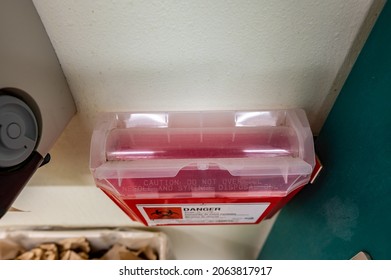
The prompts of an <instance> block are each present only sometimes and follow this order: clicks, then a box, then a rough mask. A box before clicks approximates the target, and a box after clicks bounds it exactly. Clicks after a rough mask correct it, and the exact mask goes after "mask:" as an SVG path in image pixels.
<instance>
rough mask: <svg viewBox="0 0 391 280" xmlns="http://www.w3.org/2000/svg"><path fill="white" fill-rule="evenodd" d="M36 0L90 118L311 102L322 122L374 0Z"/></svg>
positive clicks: (309, 106) (310, 109)
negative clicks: (101, 114)
mask: <svg viewBox="0 0 391 280" xmlns="http://www.w3.org/2000/svg"><path fill="white" fill-rule="evenodd" d="M33 2H34V4H35V6H36V8H37V10H38V12H39V14H40V16H41V18H42V20H43V23H44V25H45V27H46V29H47V32H48V34H49V36H50V38H51V40H52V43H53V45H54V48H55V50H56V52H57V55H58V57H59V60H60V62H61V64H62V67H63V70H64V72H65V75H66V77H67V79H68V82H69V84H70V87H71V90H72V92H73V94H74V97H75V99H76V103H77V105H78V109H79V112H80V115H81V119H82V121H83V122H86V123H87V125H88V128H91V124H92V120H93V119H94V116H95V114H96V112H98V111H111V110H114V111H118V110H119V111H128V110H142V111H145V110H204V109H257V108H286V107H303V108H305V109H306V111H307V113H308V114H309V118H310V121H311V123H312V124H313V128H314V130H315V131H317V130H318V129H319V127H320V125H321V123H319V122H318V123H317V120H319V121H321V120H322V117H320V116H318V114H319V113H320V112H322V113H323V114H324V111H326V112H327V110H324V108H321V107H322V104H323V101H324V100H325V98H326V96H327V95H328V94H329V93H330V92H331V93H332V89H331V87H332V83H333V81H334V79H335V77H336V75H337V72H338V70H339V69H340V67H341V64H342V62H343V60H344V58H345V57H346V55H347V53H348V51H349V49H350V47H351V44H352V41H353V39H354V38H355V36H356V34H357V31H358V29H359V27H360V24H361V23H362V21H363V19H364V17H365V14H366V12H367V11H368V8H369V6H370V4H371V3H372V0H344V1H341V0H328V1H324V0H297V1H266V0H264V1H261V0H258V1H256V0H253V1H251V0H250V1H228V0H225V1H223V0H213V1H210V0H194V1H182V0H181V1H175V0H167V1H155V0H154V1H142V0H136V1H133V0H113V1H103V0H102V1H96V0H83V1H76V0H67V1H63V0H34V1H33ZM332 94H333V93H332Z"/></svg>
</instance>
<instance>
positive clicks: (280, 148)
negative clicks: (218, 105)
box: [90, 110, 315, 225]
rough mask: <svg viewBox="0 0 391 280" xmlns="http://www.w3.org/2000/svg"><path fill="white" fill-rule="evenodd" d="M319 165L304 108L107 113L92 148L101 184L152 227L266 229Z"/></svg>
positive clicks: (94, 171) (94, 168) (92, 165)
mask: <svg viewBox="0 0 391 280" xmlns="http://www.w3.org/2000/svg"><path fill="white" fill-rule="evenodd" d="M314 166H315V154H314V146H313V137H312V133H311V130H310V127H309V124H308V120H307V118H306V115H305V113H304V111H302V110H276V111H202V112H152V113H145V112H143V113H140V112H130V113H104V114H102V115H101V116H100V118H99V120H98V122H97V124H96V127H95V130H94V132H93V136H92V142H91V158H90V168H91V172H92V174H93V176H94V179H95V182H96V185H97V186H98V187H99V188H100V189H101V190H102V191H103V192H104V193H105V194H106V195H107V196H109V197H110V198H111V199H112V200H113V201H114V202H115V203H116V204H117V205H118V206H119V207H120V208H121V209H122V210H123V211H124V212H125V213H126V214H127V215H129V217H131V218H132V219H133V220H135V221H139V222H142V223H144V224H146V225H194V224H255V223H258V222H260V221H261V220H262V219H264V218H268V217H271V216H272V215H273V214H274V213H276V211H278V210H279V209H280V208H281V207H282V206H283V205H284V204H285V203H286V202H287V201H288V200H289V199H291V198H292V197H293V196H294V195H295V194H296V193H297V192H298V191H299V190H300V189H301V188H302V187H303V186H304V185H306V184H307V183H308V182H309V180H310V176H311V173H312V171H313V168H314Z"/></svg>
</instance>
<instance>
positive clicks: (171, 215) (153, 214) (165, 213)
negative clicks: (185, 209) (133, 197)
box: [144, 207, 183, 220]
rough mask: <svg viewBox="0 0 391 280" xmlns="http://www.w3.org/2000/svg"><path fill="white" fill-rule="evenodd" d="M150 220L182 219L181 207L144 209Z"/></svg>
mask: <svg viewBox="0 0 391 280" xmlns="http://www.w3.org/2000/svg"><path fill="white" fill-rule="evenodd" d="M144 211H145V213H146V214H147V215H148V218H149V219H151V220H163V219H164V220H167V219H183V215H182V208H181V207H144Z"/></svg>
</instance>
